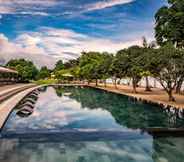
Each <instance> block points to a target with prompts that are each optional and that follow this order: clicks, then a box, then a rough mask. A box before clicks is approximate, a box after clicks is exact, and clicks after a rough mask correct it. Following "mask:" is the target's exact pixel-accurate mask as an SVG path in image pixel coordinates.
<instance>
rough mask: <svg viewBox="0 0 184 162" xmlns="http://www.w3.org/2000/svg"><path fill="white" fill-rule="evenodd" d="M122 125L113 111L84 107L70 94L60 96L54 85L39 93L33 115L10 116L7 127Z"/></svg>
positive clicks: (57, 127)
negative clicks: (23, 116) (112, 113)
mask: <svg viewBox="0 0 184 162" xmlns="http://www.w3.org/2000/svg"><path fill="white" fill-rule="evenodd" d="M67 126H69V127H70V128H85V129H87V128H109V127H120V126H119V125H118V124H116V121H115V119H114V118H113V117H112V115H111V113H110V112H108V111H106V110H103V109H101V108H96V109H93V110H91V109H89V108H87V107H85V108H82V106H81V104H80V103H79V102H77V101H76V100H74V99H71V98H69V96H62V97H58V96H57V94H56V93H55V90H54V89H53V88H52V87H48V88H47V91H46V92H44V93H41V94H40V95H39V99H38V101H37V103H36V105H35V110H34V113H33V114H32V115H30V116H29V117H27V118H20V117H18V116H12V117H11V116H10V119H9V121H8V122H7V124H6V129H9V130H10V129H12V128H13V129H16V130H18V129H20V130H22V129H61V128H62V127H65V128H66V127H67Z"/></svg>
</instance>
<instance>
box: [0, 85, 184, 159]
mask: <svg viewBox="0 0 184 162" xmlns="http://www.w3.org/2000/svg"><path fill="white" fill-rule="evenodd" d="M17 111H18V109H17V108H15V109H14V111H13V112H12V113H11V115H10V116H9V118H8V120H7V122H6V124H5V125H4V127H3V129H2V131H1V139H0V161H2V162H25V161H28V162H47V161H48V162H60V161H62V162H63V161H66V162H91V161H95V162H103V161H104V162H120V161H121V162H122V161H123V162H182V161H183V159H184V153H183V151H182V150H183V149H184V142H183V141H184V139H183V138H182V137H172V136H170V135H169V134H168V135H167V136H161V137H160V136H159V133H158V132H157V133H156V134H154V133H150V132H149V130H150V129H152V128H181V127H182V126H183V124H184V117H183V116H184V115H183V114H184V113H183V112H182V111H179V110H172V109H171V110H164V109H162V108H160V107H158V106H156V105H148V104H144V103H141V102H135V101H133V100H132V99H131V98H129V97H127V96H123V95H118V94H114V93H109V92H106V91H103V90H98V89H93V88H87V87H80V86H76V87H73V86H71V87H60V86H55V87H46V88H45V90H42V91H41V92H40V94H39V96H38V100H37V102H36V104H35V106H34V112H33V113H32V114H30V115H29V116H27V117H22V116H20V115H17ZM171 152H172V153H171Z"/></svg>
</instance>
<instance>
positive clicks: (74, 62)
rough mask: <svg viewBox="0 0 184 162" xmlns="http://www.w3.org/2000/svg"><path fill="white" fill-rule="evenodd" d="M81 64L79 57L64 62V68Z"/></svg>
mask: <svg viewBox="0 0 184 162" xmlns="http://www.w3.org/2000/svg"><path fill="white" fill-rule="evenodd" d="M78 65H79V58H77V59H72V60H69V61H67V62H66V63H64V69H70V68H73V67H76V66H78Z"/></svg>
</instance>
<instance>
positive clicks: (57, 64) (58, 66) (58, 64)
mask: <svg viewBox="0 0 184 162" xmlns="http://www.w3.org/2000/svg"><path fill="white" fill-rule="evenodd" d="M62 69H64V64H63V61H62V60H59V61H57V62H56V65H55V69H54V71H59V70H62Z"/></svg>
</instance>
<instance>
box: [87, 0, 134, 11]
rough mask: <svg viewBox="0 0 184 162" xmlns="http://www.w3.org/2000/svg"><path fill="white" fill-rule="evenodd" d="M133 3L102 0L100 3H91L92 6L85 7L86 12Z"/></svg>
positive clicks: (127, 0) (130, 0)
mask: <svg viewBox="0 0 184 162" xmlns="http://www.w3.org/2000/svg"><path fill="white" fill-rule="evenodd" d="M133 1H134V0H104V1H101V2H97V3H93V4H90V5H88V6H86V10H87V11H94V10H101V9H105V8H109V7H113V6H116V5H123V4H127V3H130V2H133Z"/></svg>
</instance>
